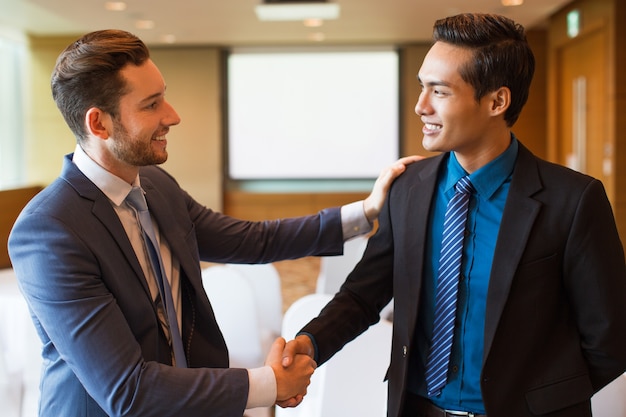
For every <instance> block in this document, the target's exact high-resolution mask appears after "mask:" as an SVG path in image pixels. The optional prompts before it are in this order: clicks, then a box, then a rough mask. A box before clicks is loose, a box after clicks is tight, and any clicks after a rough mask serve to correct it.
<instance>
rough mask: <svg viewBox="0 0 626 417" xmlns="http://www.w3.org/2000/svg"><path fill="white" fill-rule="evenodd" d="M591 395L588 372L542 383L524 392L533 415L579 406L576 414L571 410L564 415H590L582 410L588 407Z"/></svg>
mask: <svg viewBox="0 0 626 417" xmlns="http://www.w3.org/2000/svg"><path fill="white" fill-rule="evenodd" d="M592 395H593V387H592V385H591V381H590V380H589V375H588V374H580V375H576V376H574V377H572V378H568V379H565V380H562V381H558V382H554V383H551V384H549V385H544V386H542V387H540V388H536V389H533V390H530V391H528V392H527V393H526V402H527V403H528V408H529V409H530V411H531V412H532V413H533V414H535V415H543V414H547V413H553V412H556V411H559V410H561V411H563V410H564V409H566V408H569V407H574V406H576V405H579V406H580V410H581V412H580V413H578V414H576V413H574V412H573V411H572V410H568V413H566V414H564V415H568V416H579V415H580V416H586V415H591V414H590V413H586V412H584V411H583V410H588V409H589V404H588V402H589V399H590V398H591V396H592Z"/></svg>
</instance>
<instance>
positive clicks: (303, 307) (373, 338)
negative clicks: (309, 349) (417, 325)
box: [275, 294, 392, 417]
mask: <svg viewBox="0 0 626 417" xmlns="http://www.w3.org/2000/svg"><path fill="white" fill-rule="evenodd" d="M331 298H332V296H331V295H330V294H312V295H308V296H305V297H303V298H301V299H299V300H297V301H296V302H295V303H294V304H293V305H292V306H291V307H290V308H289V310H287V312H286V313H285V317H284V318H283V336H284V337H285V338H286V339H291V338H293V336H294V335H295V334H296V333H297V332H298V331H299V330H300V329H301V328H302V326H304V325H305V324H306V323H307V322H308V321H309V320H310V319H312V318H313V317H315V316H317V314H318V313H319V311H320V310H321V309H322V308H323V307H324V306H325V305H326V303H327V302H328V301H330V299H331ZM391 332H392V324H391V322H389V321H387V320H381V321H380V322H379V323H377V324H375V325H374V326H372V327H370V328H369V329H368V330H367V331H366V332H365V333H363V334H361V335H360V336H359V337H357V338H356V339H355V340H353V341H352V342H350V343H348V344H347V345H346V346H345V347H344V348H343V349H342V350H341V351H339V352H337V354H335V356H333V357H332V358H331V359H330V360H329V361H328V362H326V363H325V364H324V365H322V366H321V367H319V368H318V369H316V371H315V373H314V374H313V377H312V378H311V385H309V387H308V390H307V395H306V396H305V397H304V401H303V402H302V404H300V405H299V406H298V407H296V408H286V409H284V408H280V407H277V408H276V412H275V415H276V417H322V416H323V417H344V416H353V415H354V416H359V417H382V416H384V415H385V414H386V409H387V383H386V382H384V381H383V378H384V376H385V372H386V370H387V367H388V366H389V358H390V354H391Z"/></svg>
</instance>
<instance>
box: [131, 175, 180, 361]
mask: <svg viewBox="0 0 626 417" xmlns="http://www.w3.org/2000/svg"><path fill="white" fill-rule="evenodd" d="M126 201H127V202H128V204H130V205H131V206H132V207H133V208H134V209H135V210H136V212H137V218H138V220H139V224H140V226H141V230H142V234H143V238H144V242H145V244H146V248H147V252H148V255H149V256H148V257H149V258H150V259H149V260H150V265H151V266H152V270H153V271H154V276H155V278H156V281H157V284H158V287H159V295H160V296H161V302H162V303H163V304H164V305H165V306H164V307H165V315H166V316H167V326H168V328H169V336H170V337H169V339H170V343H171V345H172V350H173V352H174V361H175V364H176V366H177V367H179V368H186V367H187V360H186V359H185V350H184V348H183V341H182V338H181V336H180V331H179V329H178V321H177V316H176V310H175V309H174V298H173V297H172V288H171V287H170V283H169V281H168V280H167V277H166V276H165V268H164V267H163V260H162V259H161V251H160V250H159V244H158V242H157V239H156V234H155V232H154V228H153V226H152V219H150V212H149V211H148V205H147V204H146V199H145V197H144V195H143V190H142V189H141V188H140V187H133V188H132V190H131V191H130V193H128V196H127V197H126Z"/></svg>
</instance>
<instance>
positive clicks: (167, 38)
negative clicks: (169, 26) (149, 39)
mask: <svg viewBox="0 0 626 417" xmlns="http://www.w3.org/2000/svg"><path fill="white" fill-rule="evenodd" d="M161 40H162V41H163V42H165V43H176V35H173V34H167V35H161Z"/></svg>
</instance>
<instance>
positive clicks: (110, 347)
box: [9, 30, 413, 417]
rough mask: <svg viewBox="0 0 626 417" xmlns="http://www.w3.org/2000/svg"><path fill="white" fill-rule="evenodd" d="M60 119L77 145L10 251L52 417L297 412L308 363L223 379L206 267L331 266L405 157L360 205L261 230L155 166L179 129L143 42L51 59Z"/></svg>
mask: <svg viewBox="0 0 626 417" xmlns="http://www.w3.org/2000/svg"><path fill="white" fill-rule="evenodd" d="M52 92H53V97H54V100H55V102H56V104H57V106H58V107H59V110H60V111H61V113H62V114H63V116H64V117H65V120H66V121H67V123H68V125H69V126H70V128H71V129H72V131H73V133H74V135H75V136H76V140H77V145H76V148H75V151H74V153H73V154H70V155H67V156H66V157H65V161H64V166H63V171H62V173H61V176H60V177H59V178H58V179H57V180H55V181H54V182H53V183H52V184H50V185H49V186H48V187H47V188H46V189H44V190H43V191H41V192H40V193H39V194H38V195H37V196H36V197H35V198H34V199H33V200H32V201H31V202H30V203H29V204H28V205H27V206H26V207H25V209H24V210H23V212H22V213H21V215H20V216H19V218H18V220H17V221H16V223H15V226H14V228H13V230H12V232H11V235H10V238H9V253H10V257H11V261H12V264H13V267H14V269H15V274H16V276H17V279H18V283H19V285H20V288H21V290H22V292H23V294H24V296H25V298H26V301H27V303H28V306H29V308H30V311H31V313H32V317H33V321H34V323H35V326H36V328H37V331H38V334H39V337H40V338H41V340H42V342H43V353H42V355H43V359H44V361H43V370H42V381H41V400H40V407H39V413H40V415H41V416H46V417H52V416H54V417H70V416H76V417H79V416H80V417H100V416H102V417H104V416H141V417H148V416H159V417H165V416H185V417H194V416H197V417H208V416H212V417H217V416H222V417H234V416H241V415H242V414H243V412H244V409H245V408H254V407H260V406H265V407H268V406H271V405H273V404H274V403H275V402H278V404H279V405H282V406H295V405H297V404H298V403H299V402H300V401H301V400H302V397H303V395H304V394H305V393H306V387H307V385H308V384H309V381H310V376H311V374H312V373H313V369H314V368H315V363H314V362H313V361H312V360H311V359H310V358H309V357H307V356H303V355H301V356H299V357H297V358H296V360H295V362H294V363H293V365H292V366H289V367H288V368H283V367H282V365H281V353H282V350H283V347H284V343H285V341H284V339H282V338H279V339H277V341H276V342H275V343H274V346H273V347H272V350H271V352H270V353H269V355H268V358H267V361H266V366H263V367H260V368H256V369H228V365H229V363H228V350H227V348H226V344H225V342H224V338H223V337H222V334H221V332H220V329H219V328H218V325H217V322H216V320H215V317H214V314H213V310H212V308H211V305H210V303H209V300H208V298H207V294H206V293H205V291H204V288H203V286H202V279H201V270H200V261H207V262H220V263H268V262H273V261H277V260H282V259H293V258H297V257H302V256H309V255H326V254H340V253H341V251H342V247H343V242H344V240H345V239H348V238H350V237H351V236H354V235H355V234H360V233H365V232H367V231H369V230H370V229H371V221H373V219H374V218H375V217H376V216H377V215H378V213H379V211H380V208H381V207H382V204H383V200H384V198H385V195H386V191H387V190H388V187H389V184H390V182H391V181H392V180H393V179H394V178H395V177H396V176H397V175H399V174H400V173H401V172H403V170H404V163H409V162H410V161H412V160H413V158H403V159H401V160H400V161H399V162H398V163H396V164H394V165H392V166H391V167H390V168H388V169H385V170H383V172H382V173H381V175H380V177H379V179H378V180H377V181H376V183H375V186H374V190H373V192H372V194H371V195H370V196H369V197H368V198H366V199H365V200H364V201H363V202H356V203H352V204H349V205H347V206H344V207H341V208H339V207H337V208H331V209H326V210H323V211H321V212H319V213H318V214H316V215H311V216H306V217H300V218H293V219H283V220H275V221H265V222H250V221H243V220H238V219H234V218H231V217H228V216H225V215H223V214H221V213H217V212H214V211H212V210H210V209H208V208H206V207H204V206H202V205H201V204H199V203H198V202H196V201H195V200H194V199H193V198H192V197H191V196H190V195H188V194H187V193H186V192H185V191H184V190H182V189H181V188H180V187H179V185H178V184H177V182H176V181H175V180H174V179H173V178H172V177H171V176H170V175H169V174H168V173H166V172H165V171H164V170H163V169H161V168H159V167H157V166H156V165H157V164H161V163H163V162H165V160H166V159H167V156H168V154H167V149H166V147H167V139H166V136H167V134H168V132H169V129H170V127H172V126H174V125H176V124H178V123H179V122H180V118H179V116H178V114H177V113H176V111H175V110H174V109H173V108H172V106H171V105H170V104H169V103H168V102H167V100H166V99H165V81H164V80H163V77H162V76H161V73H160V72H159V70H158V68H157V67H156V65H155V64H154V62H152V60H150V54H149V52H148V49H147V48H146V46H145V45H144V43H143V42H142V41H141V40H139V39H138V38H137V37H136V36H134V35H132V34H130V33H127V32H123V31H117V30H104V31H97V32H93V33H89V34H87V35H85V36H84V37H82V38H81V39H79V40H78V41H76V42H74V43H72V44H71V45H70V46H68V47H67V48H66V50H65V51H63V53H62V54H61V55H60V56H59V58H58V60H57V64H56V67H55V70H54V73H53V76H52Z"/></svg>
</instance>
